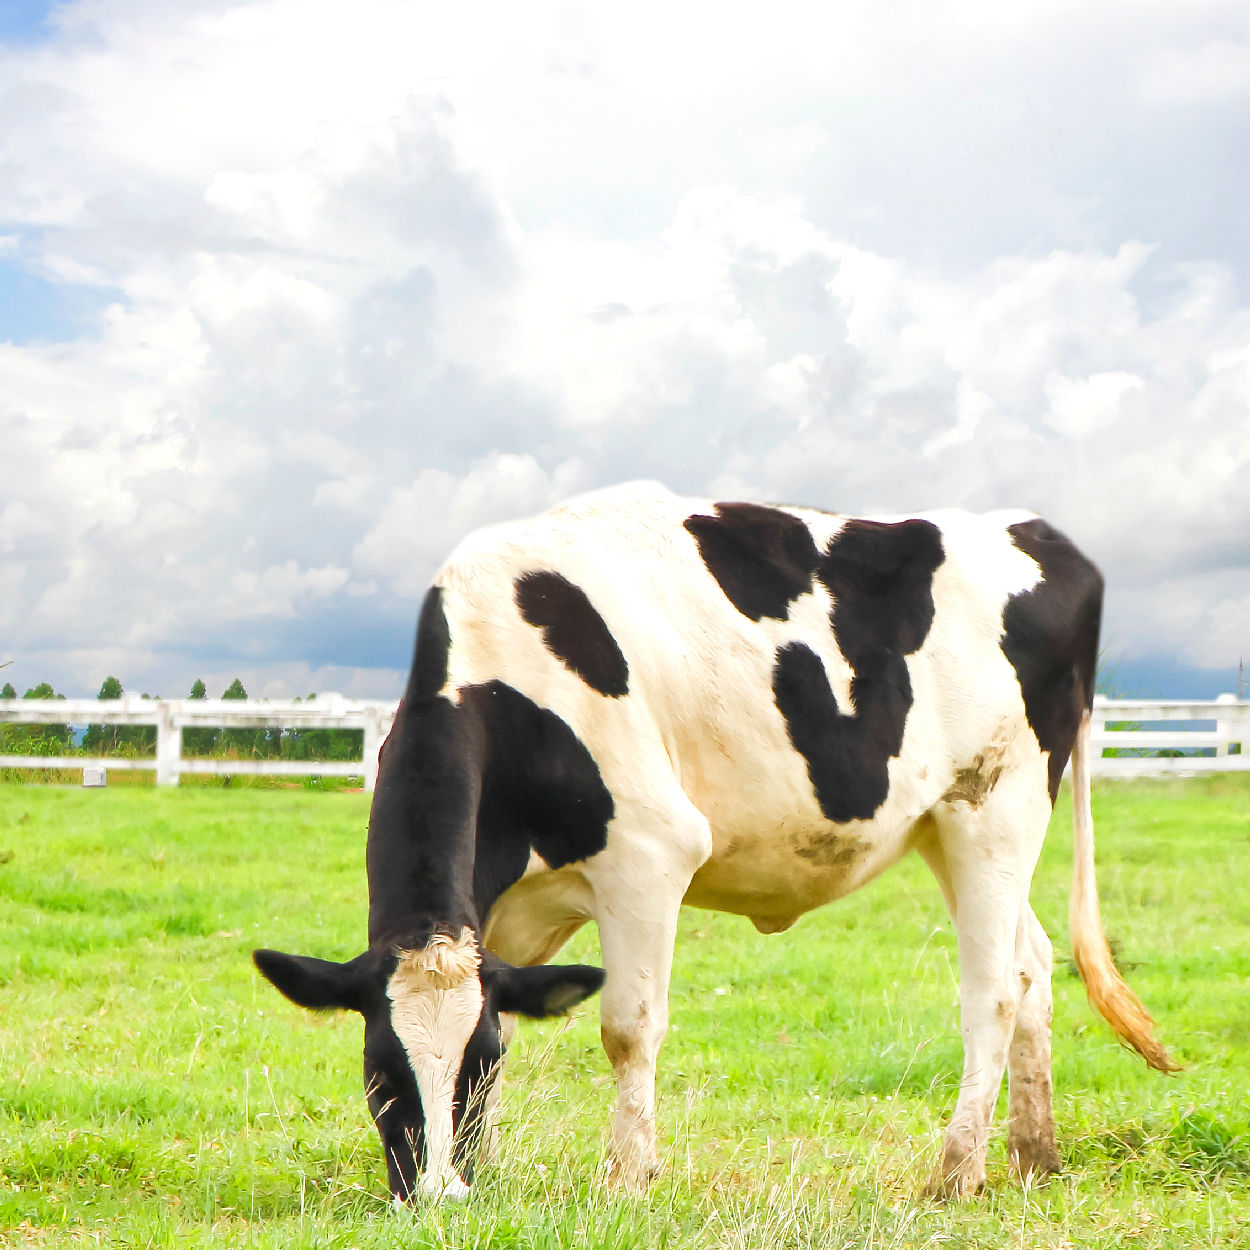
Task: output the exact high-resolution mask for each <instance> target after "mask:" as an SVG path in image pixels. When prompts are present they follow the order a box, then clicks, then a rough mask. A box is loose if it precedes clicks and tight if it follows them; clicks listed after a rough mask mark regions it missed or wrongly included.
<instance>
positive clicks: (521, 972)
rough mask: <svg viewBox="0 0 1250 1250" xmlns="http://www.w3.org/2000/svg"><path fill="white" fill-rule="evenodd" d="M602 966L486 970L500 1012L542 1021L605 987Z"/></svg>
mask: <svg viewBox="0 0 1250 1250" xmlns="http://www.w3.org/2000/svg"><path fill="white" fill-rule="evenodd" d="M603 977H604V972H603V969H602V968H592V967H590V966H589V965H587V964H563V965H560V966H557V967H554V968H553V967H538V968H507V967H504V968H497V969H494V970H492V971H490V972H483V978H482V979H483V980H485V981H488V982H489V984H490V985H491V987H492V988H493V989H494V992H495V1009H496V1010H497V1011H514V1012H516V1013H517V1015H521V1016H530V1017H532V1018H533V1019H536V1020H540V1019H542V1017H543V1016H559V1015H563V1014H564V1013H565V1012H566V1011H568V1010H569V1008H570V1007H576V1006H577V1004H578V1003H580V1002H581V1001H582V1000H583V999H585V998H589V997H590V996H591V995H592V994H594V993H597V992H598V991H599V989H601V988H602V986H603Z"/></svg>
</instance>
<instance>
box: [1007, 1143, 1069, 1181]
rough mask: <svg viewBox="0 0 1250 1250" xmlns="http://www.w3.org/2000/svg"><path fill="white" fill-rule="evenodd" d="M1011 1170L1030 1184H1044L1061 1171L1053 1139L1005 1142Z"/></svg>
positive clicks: (1061, 1165) (1060, 1163)
mask: <svg viewBox="0 0 1250 1250" xmlns="http://www.w3.org/2000/svg"><path fill="white" fill-rule="evenodd" d="M1007 1157H1008V1159H1009V1160H1010V1161H1011V1170H1012V1171H1013V1172H1014V1173H1015V1174H1016V1175H1017V1176H1018V1177H1019V1178H1020V1179H1021V1180H1022V1181H1024V1182H1026V1183H1027V1184H1030V1185H1044V1184H1045V1183H1046V1182H1047V1181H1048V1180H1050V1178H1051V1177H1052V1176H1054V1175H1055V1174H1056V1173H1057V1172H1062V1171H1063V1164H1062V1162H1061V1161H1060V1159H1059V1151H1058V1149H1057V1148H1056V1147H1055V1143H1054V1142H1053V1141H1036V1140H1029V1141H1015V1142H1008V1144H1007Z"/></svg>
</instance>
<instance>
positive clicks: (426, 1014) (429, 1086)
mask: <svg viewBox="0 0 1250 1250" xmlns="http://www.w3.org/2000/svg"><path fill="white" fill-rule="evenodd" d="M480 964H481V954H480V952H479V951H478V948H477V943H476V942H475V941H474V939H473V935H472V933H471V932H470V931H469V930H468V929H466V930H464V931H463V933H462V934H461V936H460V937H459V938H458V939H452V938H450V937H447V936H445V935H442V934H435V935H434V937H432V938H431V939H430V941H429V943H428V944H427V945H426V946H425V947H424V948H422V949H421V950H417V951H402V952H401V953H400V958H399V962H398V964H397V965H396V967H395V971H394V972H393V973H392V974H391V977H390V980H389V981H388V983H387V987H386V993H387V997H388V998H389V999H390V1003H391V1027H392V1028H393V1029H394V1030H395V1035H396V1036H397V1037H398V1038H399V1040H400V1043H401V1045H402V1046H403V1048H404V1051H405V1053H406V1054H407V1056H408V1063H409V1065H410V1066H411V1067H412V1072H413V1076H414V1077H415V1078H416V1082H417V1091H418V1093H419V1094H420V1097H421V1111H422V1115H423V1117H424V1121H425V1145H426V1169H425V1172H424V1173H423V1175H422V1177H421V1182H420V1184H421V1189H422V1192H424V1193H427V1194H428V1195H430V1196H437V1197H441V1196H443V1195H445V1194H452V1193H455V1192H458V1191H459V1190H460V1189H463V1187H464V1186H463V1182H462V1181H461V1180H460V1177H459V1176H458V1175H457V1172H456V1169H455V1166H454V1164H453V1161H452V1138H453V1111H454V1107H455V1101H456V1082H457V1079H458V1078H459V1076H460V1069H461V1068H462V1067H463V1065H464V1055H465V1050H466V1048H467V1047H468V1044H469V1040H470V1038H472V1036H473V1034H474V1032H475V1030H476V1029H477V1025H478V1021H479V1020H480V1019H481V1015H482V1007H483V1004H484V1001H485V1000H484V996H483V993H482V982H481V978H480V976H479V974H478V969H479V966H480Z"/></svg>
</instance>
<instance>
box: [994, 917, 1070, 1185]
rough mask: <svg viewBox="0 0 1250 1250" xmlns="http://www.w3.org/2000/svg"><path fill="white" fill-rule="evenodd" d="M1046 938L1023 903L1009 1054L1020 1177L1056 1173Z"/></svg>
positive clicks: (1011, 1141) (1011, 1153)
mask: <svg viewBox="0 0 1250 1250" xmlns="http://www.w3.org/2000/svg"><path fill="white" fill-rule="evenodd" d="M1051 964H1052V955H1051V945H1050V938H1048V937H1047V936H1046V930H1045V929H1043V928H1042V926H1041V923H1040V922H1039V921H1038V919H1037V917H1036V916H1035V915H1034V914H1033V908H1032V907H1030V906H1029V904H1028V902H1027V901H1026V902H1025V904H1024V906H1023V907H1022V908H1021V911H1020V922H1019V925H1018V926H1017V929H1016V975H1017V976H1018V977H1019V978H1020V982H1021V986H1022V989H1023V995H1022V997H1021V999H1020V1005H1019V1007H1018V1008H1017V1009H1016V1031H1015V1033H1014V1035H1013V1036H1012V1039H1011V1048H1010V1049H1009V1050H1008V1052H1007V1079H1008V1082H1009V1085H1010V1091H1011V1092H1010V1101H1009V1110H1008V1121H1009V1122H1008V1125H1007V1156H1008V1158H1009V1159H1010V1160H1011V1166H1012V1168H1013V1169H1014V1170H1015V1171H1016V1172H1018V1173H1019V1174H1020V1176H1021V1177H1027V1176H1033V1177H1035V1178H1038V1179H1041V1178H1042V1177H1045V1176H1049V1175H1050V1174H1051V1173H1053V1172H1058V1171H1059V1168H1060V1163H1059V1148H1058V1146H1057V1145H1056V1144H1055V1114H1054V1106H1053V1100H1052V1094H1051V1081H1050V1018H1051V991H1050V972H1051Z"/></svg>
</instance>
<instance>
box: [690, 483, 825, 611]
mask: <svg viewBox="0 0 1250 1250" xmlns="http://www.w3.org/2000/svg"><path fill="white" fill-rule="evenodd" d="M684 524H685V527H686V529H687V530H688V531H689V532H690V533H691V534H692V535H693V536H694V540H695V542H697V543H698V544H699V554H700V555H701V556H702V557H703V563H704V564H706V565H707V568H708V572H709V573H711V574H712V576H713V577H714V578H716V580H717V582H718V583H719V584H720V588H721V590H723V591H724V592H725V597H726V598H727V599H728V600H729V602H730V603H732V604H733V605H734V607H735V608H737V609H738V611H739V612H741V613H742V615H743V616H746V617H749V618H750V619H751V620H753V621H758V620H760V619H761V618H762V617H765V616H768V617H772V619H773V620H776V621H784V620H785V619H786V617H787V616H788V615H789V612H790V604H791V602H792V601H793V600H795V599H797V598H798V597H799V595H801V594H804V593H806V592H807V591H809V590H811V588H812V573H813V571H814V570H815V568H816V564H817V560H818V558H819V557H818V553H817V550H816V542H815V540H814V539H813V538H812V534H811V531H810V530H809V529H808V528H807V526H806V525H804V524H803V522H802V521H800V520H799V519H798V518H797V517H792V516H791V515H790V514H789V513H787V512H781V511H779V510H778V509H776V508H763V507H760V505H758V504H753V503H718V504H717V505H716V515H715V516H714V517H712V516H702V515H699V514H696V515H694V516H689V517H687V518H686V520H685V522H684Z"/></svg>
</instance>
